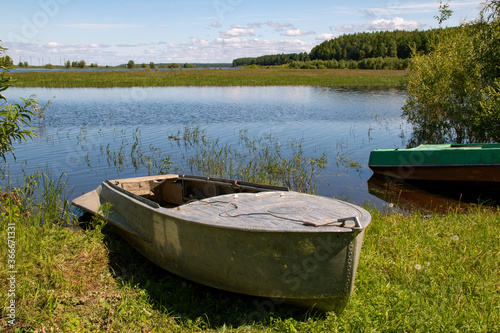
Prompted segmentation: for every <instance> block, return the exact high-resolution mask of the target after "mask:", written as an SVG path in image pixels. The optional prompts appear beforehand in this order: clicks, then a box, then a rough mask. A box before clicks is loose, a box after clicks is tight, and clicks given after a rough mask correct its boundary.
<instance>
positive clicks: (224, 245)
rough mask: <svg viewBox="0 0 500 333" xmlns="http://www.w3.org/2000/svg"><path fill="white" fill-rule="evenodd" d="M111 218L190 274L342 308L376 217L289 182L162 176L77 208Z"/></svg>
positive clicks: (242, 289)
mask: <svg viewBox="0 0 500 333" xmlns="http://www.w3.org/2000/svg"><path fill="white" fill-rule="evenodd" d="M104 204H110V205H111V208H110V209H109V211H108V213H107V215H106V218H107V220H108V223H109V224H111V225H113V226H114V227H116V229H117V231H119V233H120V235H121V236H122V237H123V238H124V239H125V240H126V241H127V242H129V243H130V244H131V245H132V246H134V247H135V248H136V249H137V250H138V251H139V252H141V253H142V254H143V255H144V256H145V257H147V258H148V259H149V260H151V261H152V262H154V263H156V264H157V265H159V266H161V267H163V268H164V269H166V270H168V271H170V272H172V273H174V274H177V275H179V276H182V277H184V278H186V279H189V280H192V281H195V282H197V283H200V284H204V285H207V286H210V287H215V288H219V289H223V290H226V291H231V292H235V293H242V294H247V295H254V296H261V297H267V298H272V299H275V300H277V301H278V300H279V302H286V303H289V304H292V305H295V306H298V307H304V308H312V307H314V308H315V309H318V310H321V311H330V310H333V311H336V312H337V313H340V312H341V311H342V309H343V308H344V307H345V305H346V303H347V301H348V299H349V296H350V294H351V292H352V289H353V286H354V278H355V274H356V269H357V265H358V260H359V255H360V251H361V244H362V241H363V235H364V230H365V228H366V227H367V226H368V224H369V223H370V220H371V216H370V214H369V213H368V212H367V211H366V210H364V209H362V208H360V207H357V206H355V205H352V204H349V203H346V202H342V201H339V200H335V199H331V198H326V197H321V196H315V195H309V194H304V193H298V192H293V191H289V190H288V189H287V188H284V187H277V186H268V185H260V184H253V183H246V182H237V181H230V180H224V179H216V178H203V177H194V176H183V175H162V176H150V177H141V178H130V179H121V180H113V181H106V182H103V183H102V184H101V185H100V186H99V187H98V188H97V189H96V190H94V191H92V192H89V193H87V194H84V195H82V196H81V197H79V198H77V199H75V200H74V201H73V205H75V206H76V207H79V208H81V209H83V210H85V211H88V212H90V213H93V214H102V213H101V211H100V206H101V205H104Z"/></svg>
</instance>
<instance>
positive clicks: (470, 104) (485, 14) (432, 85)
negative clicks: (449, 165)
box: [403, 1, 500, 145]
mask: <svg viewBox="0 0 500 333" xmlns="http://www.w3.org/2000/svg"><path fill="white" fill-rule="evenodd" d="M499 9H500V4H499V1H489V2H488V3H487V4H486V5H485V7H484V9H483V10H482V12H481V15H480V18H479V19H478V20H476V21H475V22H473V23H469V24H463V25H462V26H461V27H460V28H459V29H447V30H445V31H441V33H439V34H436V35H435V37H434V40H433V41H432V52H431V53H430V54H429V55H419V54H416V53H415V54H414V55H413V58H412V64H411V66H410V72H409V79H408V86H407V97H406V101H405V105H404V107H403V117H405V118H406V120H407V121H408V122H409V123H411V124H412V125H413V130H414V135H413V138H412V140H411V142H410V145H415V144H420V143H445V142H457V143H466V142H484V141H496V142H500V52H499V51H500V22H499V20H498V13H499Z"/></svg>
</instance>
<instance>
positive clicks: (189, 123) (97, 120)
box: [6, 86, 409, 205]
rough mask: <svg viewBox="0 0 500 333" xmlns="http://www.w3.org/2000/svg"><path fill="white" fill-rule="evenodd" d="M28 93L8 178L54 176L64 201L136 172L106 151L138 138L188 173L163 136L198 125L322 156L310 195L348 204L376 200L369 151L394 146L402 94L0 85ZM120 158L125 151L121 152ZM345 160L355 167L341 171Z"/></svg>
mask: <svg viewBox="0 0 500 333" xmlns="http://www.w3.org/2000/svg"><path fill="white" fill-rule="evenodd" d="M32 94H36V95H37V98H38V100H39V101H40V103H41V104H42V105H45V104H46V103H47V102H48V101H49V100H50V103H49V105H48V107H47V108H46V109H45V112H44V114H45V117H44V119H43V120H40V121H39V120H36V119H35V120H34V121H33V125H35V130H36V133H37V138H36V139H35V140H33V141H29V142H27V143H23V144H19V145H17V146H16V150H15V153H16V157H17V161H16V162H15V163H14V162H13V159H11V158H9V160H8V161H9V162H11V163H10V166H9V169H10V174H12V175H14V176H16V175H18V176H22V175H23V172H28V173H29V172H33V170H37V169H39V170H41V171H50V172H52V173H53V174H54V175H59V174H60V173H62V172H64V173H65V174H66V175H67V176H68V185H69V189H70V190H69V192H68V197H69V199H72V198H74V197H76V196H78V195H80V194H81V193H82V192H86V191H89V190H92V189H94V188H96V187H97V186H98V185H99V183H100V182H101V181H102V180H104V179H113V178H118V177H130V176H142V175H147V174H148V168H147V166H144V165H143V166H140V167H134V166H132V165H131V164H130V163H129V164H130V165H126V164H125V165H122V166H115V165H114V163H113V162H110V160H109V158H108V157H109V156H107V154H106V151H108V152H109V151H112V152H114V153H117V152H119V149H120V147H125V149H124V150H123V151H124V152H127V151H128V152H130V149H131V146H132V145H133V144H134V142H140V145H141V147H145V148H143V149H146V150H148V149H149V154H150V155H151V156H159V155H162V156H169V157H170V158H171V161H172V162H174V165H173V170H172V171H174V172H178V173H185V174H192V173H193V170H190V169H189V168H188V167H187V165H186V163H185V161H184V160H185V157H186V147H183V146H182V145H180V144H179V141H177V140H172V138H170V139H169V136H170V137H172V136H176V135H177V134H178V133H179V131H180V132H181V133H182V132H183V131H184V129H185V128H186V127H188V128H200V129H202V130H204V131H205V132H206V135H207V136H208V137H210V138H213V139H214V140H215V139H219V142H220V143H222V144H223V143H227V142H228V143H231V144H232V145H234V146H237V145H238V137H239V132H240V130H247V131H248V135H249V136H251V137H255V138H260V137H263V136H266V135H268V134H271V135H272V136H273V137H275V138H279V140H280V142H283V143H286V142H289V141H290V140H297V141H300V140H302V141H303V149H304V151H305V155H306V156H309V157H313V156H315V157H320V156H321V154H322V153H323V152H325V153H326V154H327V156H328V165H327V166H326V168H325V169H323V170H321V172H320V174H319V175H318V177H317V182H318V192H319V193H318V194H321V195H325V196H330V197H332V196H333V197H337V198H343V199H346V200H348V201H350V202H353V203H356V204H363V203H365V202H366V201H370V202H371V203H373V204H375V205H383V204H384V203H383V202H382V201H381V200H380V199H377V198H376V197H374V196H372V195H370V194H369V193H368V186H367V180H368V179H369V178H370V176H371V175H372V172H371V171H370V170H369V169H368V167H367V162H368V157H369V153H370V151H371V150H373V149H376V148H391V147H403V146H404V145H405V142H404V137H405V136H407V135H408V134H409V127H408V126H407V125H406V124H405V123H404V121H403V120H402V118H401V107H402V106H403V101H404V92H403V91H401V90H394V89H384V90H380V89H340V88H320V87H293V86H292V87H161V88H109V89H108V88H100V89H94V88H74V89H44V88H10V89H9V90H7V91H6V97H7V98H8V99H9V102H11V103H13V102H14V101H17V99H18V98H19V97H24V98H27V97H29V96H30V95H32ZM125 155H126V154H125ZM346 161H349V162H356V163H357V164H359V165H360V167H350V166H349V165H348V164H347V163H346Z"/></svg>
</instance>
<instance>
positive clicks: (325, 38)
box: [316, 33, 335, 41]
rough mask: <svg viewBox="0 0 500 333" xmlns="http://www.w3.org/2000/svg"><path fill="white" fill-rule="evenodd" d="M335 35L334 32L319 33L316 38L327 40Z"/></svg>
mask: <svg viewBox="0 0 500 333" xmlns="http://www.w3.org/2000/svg"><path fill="white" fill-rule="evenodd" d="M334 37H335V35H334V34H328V33H324V34H319V35H317V36H316V40H319V41H325V40H329V39H332V38H334Z"/></svg>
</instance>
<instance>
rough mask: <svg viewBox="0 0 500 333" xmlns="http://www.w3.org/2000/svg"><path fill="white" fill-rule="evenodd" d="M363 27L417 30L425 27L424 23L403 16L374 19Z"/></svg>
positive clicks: (370, 28)
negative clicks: (407, 19)
mask: <svg viewBox="0 0 500 333" xmlns="http://www.w3.org/2000/svg"><path fill="white" fill-rule="evenodd" d="M362 27H363V29H365V30H415V29H421V28H423V27H424V25H423V24H421V23H419V22H417V21H406V20H405V19H403V18H402V17H393V18H391V19H384V18H382V19H378V20H373V21H372V22H370V23H368V24H364V25H363V26H362Z"/></svg>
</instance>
